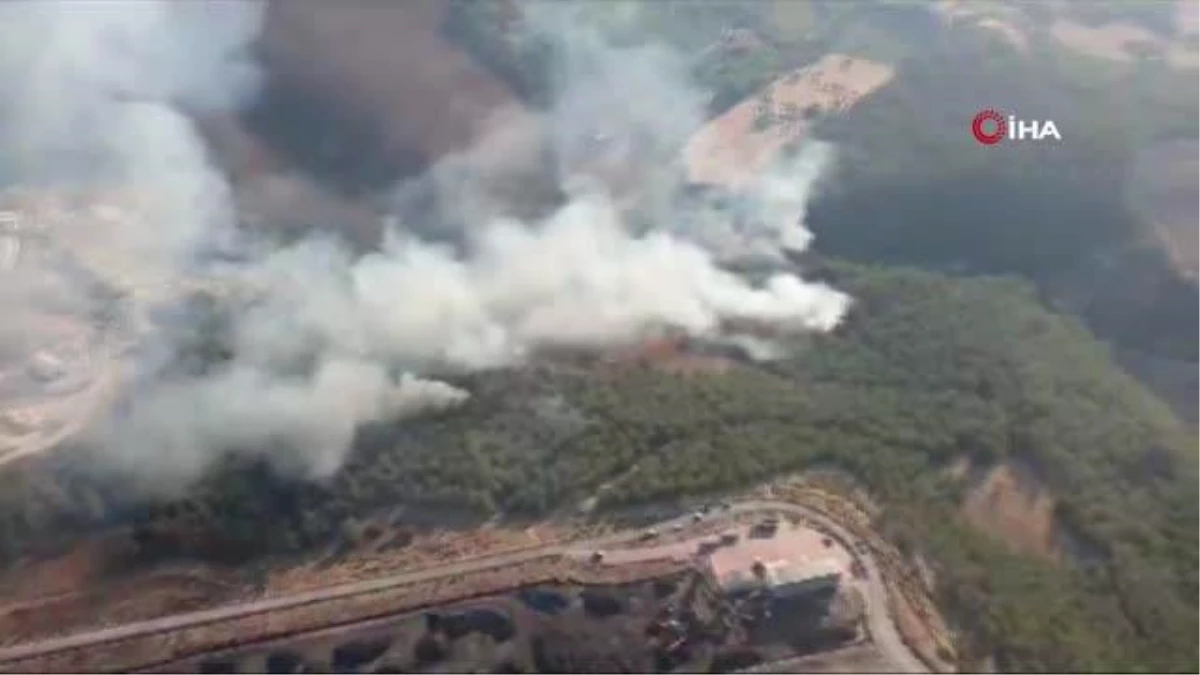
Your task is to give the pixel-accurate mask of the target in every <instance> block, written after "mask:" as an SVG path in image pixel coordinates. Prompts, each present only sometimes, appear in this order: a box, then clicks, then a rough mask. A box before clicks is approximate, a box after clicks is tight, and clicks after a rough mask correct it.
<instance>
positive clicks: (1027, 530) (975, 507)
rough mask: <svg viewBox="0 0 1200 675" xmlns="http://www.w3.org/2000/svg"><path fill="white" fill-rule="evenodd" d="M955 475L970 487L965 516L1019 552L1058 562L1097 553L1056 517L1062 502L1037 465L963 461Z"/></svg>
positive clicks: (953, 469)
mask: <svg viewBox="0 0 1200 675" xmlns="http://www.w3.org/2000/svg"><path fill="white" fill-rule="evenodd" d="M949 472H950V474H951V475H958V476H961V477H962V480H964V481H966V482H967V483H968V491H967V496H966V498H965V499H964V500H963V504H962V513H963V515H964V516H965V517H966V518H967V520H968V521H969V522H970V523H971V524H972V525H974V526H975V527H977V528H979V529H980V530H982V531H984V532H987V533H988V534H990V535H992V536H994V537H996V538H997V539H1000V540H1001V541H1004V542H1006V543H1007V544H1009V545H1010V546H1012V547H1013V548H1014V549H1016V550H1019V551H1021V552H1024V553H1028V554H1032V555H1037V556H1041V557H1042V558H1044V559H1046V560H1051V561H1055V562H1063V561H1066V560H1082V559H1088V558H1091V557H1092V556H1094V555H1096V552H1095V551H1094V550H1092V549H1091V548H1090V547H1089V546H1088V545H1087V544H1086V542H1084V541H1083V540H1081V539H1080V538H1079V537H1078V536H1077V535H1076V534H1075V533H1073V532H1072V531H1071V530H1070V529H1069V528H1068V527H1067V526H1066V525H1065V524H1064V523H1062V522H1061V521H1060V519H1059V518H1058V517H1057V516H1056V515H1055V504H1056V501H1057V500H1056V498H1055V496H1054V494H1053V493H1051V492H1050V491H1049V490H1048V489H1047V488H1046V486H1045V485H1044V484H1043V483H1042V481H1041V479H1040V478H1039V477H1038V475H1037V472H1036V471H1035V470H1034V469H1033V467H1030V466H1028V465H1026V464H1025V463H1023V462H1021V461H1020V460H1010V461H1007V462H1004V463H1001V464H996V465H993V466H990V467H973V466H971V465H970V464H969V463H967V462H964V461H962V460H960V461H958V462H955V463H953V464H952V465H951V467H950V470H949Z"/></svg>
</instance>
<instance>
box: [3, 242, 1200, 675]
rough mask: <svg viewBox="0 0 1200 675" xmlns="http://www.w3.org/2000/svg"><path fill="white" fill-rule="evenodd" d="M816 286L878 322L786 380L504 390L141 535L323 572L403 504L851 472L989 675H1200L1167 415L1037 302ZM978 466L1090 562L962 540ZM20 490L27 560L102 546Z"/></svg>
mask: <svg viewBox="0 0 1200 675" xmlns="http://www.w3.org/2000/svg"><path fill="white" fill-rule="evenodd" d="M821 271H823V273H825V274H827V275H830V276H832V277H833V278H834V279H835V282H836V283H837V284H838V286H839V287H842V288H846V289H847V290H849V291H850V292H851V293H852V294H853V295H854V296H855V297H856V298H857V299H858V301H857V305H856V307H855V309H854V310H853V312H852V314H851V316H850V318H849V320H848V322H847V323H846V324H845V325H844V326H843V327H842V328H840V329H839V330H838V331H837V332H836V333H835V334H833V335H829V336H823V337H820V338H817V339H814V340H811V341H809V342H807V343H806V344H802V345H797V348H798V350H799V351H798V353H797V355H796V356H794V357H793V358H790V359H788V360H786V361H783V362H778V363H775V364H773V365H771V366H769V367H761V368H760V367H752V366H740V367H736V368H734V369H733V370H731V371H729V372H727V373H725V374H707V375H690V376H685V375H677V374H669V373H665V372H661V371H656V370H649V369H645V368H641V367H633V366H629V367H609V368H601V369H581V368H579V367H577V366H566V365H550V364H545V365H542V366H539V367H536V368H532V369H528V370H521V371H516V372H498V373H492V374H488V375H483V376H479V377H478V378H476V379H475V381H473V382H471V383H470V386H471V388H472V389H473V390H474V391H475V392H476V396H475V398H474V399H473V400H472V401H471V402H470V403H469V404H468V405H467V406H466V407H464V408H462V409H460V410H458V411H455V412H452V413H447V414H444V415H442V416H440V417H437V418H431V419H424V420H420V421H416V422H409V423H405V424H404V425H403V426H397V427H391V426H389V427H379V428H374V429H370V430H367V431H365V432H364V433H363V434H361V437H360V440H359V443H358V448H357V449H356V451H355V453H354V454H353V456H352V457H351V460H350V463H349V465H348V466H346V467H345V469H344V470H343V471H342V472H341V473H339V474H338V475H337V476H335V477H334V478H333V479H331V480H330V481H329V482H328V483H326V484H324V485H313V484H305V483H299V482H294V481H289V480H287V479H284V478H281V477H279V476H277V475H275V474H274V473H272V471H271V470H270V469H269V467H266V466H251V467H247V466H233V465H228V466H226V467H225V468H224V469H223V470H222V471H219V472H217V473H216V474H214V475H212V476H210V478H209V479H208V480H206V481H205V482H204V483H203V484H202V485H200V486H197V489H196V490H195V491H194V493H193V494H192V495H190V496H188V497H187V498H184V499H180V500H178V501H175V502H171V503H167V504H160V505H156V506H151V507H137V508H132V509H130V510H128V511H127V512H126V514H125V515H124V516H122V517H121V518H120V519H121V520H125V521H127V522H129V521H130V520H131V521H132V522H134V523H135V526H134V529H133V537H134V540H135V541H136V543H138V544H139V545H140V546H141V549H142V555H143V556H144V557H145V559H146V560H154V559H162V558H164V557H167V558H169V557H171V556H173V555H181V554H186V555H188V556H199V557H202V558H209V559H213V560H224V561H230V562H232V561H235V560H248V559H252V558H254V557H256V556H257V555H260V554H265V553H286V552H292V553H303V552H306V551H313V550H317V549H322V548H324V547H326V546H327V545H328V543H329V542H330V541H331V537H335V538H336V537H338V536H340V534H341V533H343V532H345V531H347V527H349V526H352V525H353V523H354V522H355V521H356V520H358V519H361V518H362V517H364V516H366V515H368V514H370V513H372V512H373V511H375V510H378V509H381V508H389V507H394V506H396V505H397V504H409V505H414V506H419V507H421V508H422V509H425V510H428V509H435V510H439V509H440V510H452V511H454V512H459V513H462V512H466V513H476V514H478V515H479V516H480V517H485V516H486V515H487V514H489V513H492V512H494V511H502V512H506V513H509V514H521V513H524V514H528V515H536V514H539V513H546V512H547V511H549V510H551V509H554V508H557V507H562V506H571V505H573V504H575V503H577V502H579V501H581V500H583V499H585V498H587V497H588V496H591V495H593V494H594V493H596V491H597V488H598V487H599V486H600V485H602V484H605V483H608V482H610V481H613V479H614V478H618V477H619V478H618V480H616V481H615V482H614V483H613V484H612V486H611V490H610V491H608V492H606V493H604V496H603V500H602V507H607V506H624V505H627V504H630V503H637V502H642V501H651V500H658V499H673V498H675V497H677V496H681V495H686V494H689V493H697V492H703V491H709V490H715V489H722V488H734V487H741V486H745V485H747V484H750V483H752V482H754V481H757V480H763V479H768V478H770V477H772V476H775V475H778V474H779V473H781V472H785V471H791V470H799V469H803V468H806V467H812V466H816V465H825V466H836V467H840V468H842V469H845V470H847V471H849V472H851V473H852V474H854V475H855V476H857V477H859V479H860V480H862V481H863V482H864V484H865V485H866V486H867V487H868V488H869V489H870V490H871V491H872V492H873V493H874V494H876V495H877V496H878V498H879V499H880V501H881V502H882V503H883V504H884V505H885V506H886V507H888V508H887V512H888V513H889V514H891V516H890V517H889V523H890V526H891V527H892V528H893V530H892V531H891V532H890V534H891V535H892V536H893V537H895V538H897V539H898V540H899V541H901V542H903V543H904V544H905V545H906V546H908V547H909V548H910V549H911V550H915V551H921V552H924V553H925V554H926V555H928V556H931V557H932V559H933V560H934V561H935V562H936V563H938V569H939V570H940V574H939V578H940V579H941V580H942V582H941V584H940V587H941V589H942V592H943V594H944V601H945V604H946V606H947V607H948V608H949V609H950V610H951V611H952V615H953V616H954V617H955V618H956V619H957V620H959V621H962V622H964V623H965V624H966V625H965V627H966V628H968V629H969V630H968V632H967V633H966V635H967V636H968V638H967V639H968V644H967V645H965V646H966V647H967V653H968V654H976V655H981V654H989V653H994V654H996V655H997V656H998V658H1000V660H1001V662H1000V665H1001V667H1002V668H1004V669H1038V670H1041V669H1067V670H1074V669H1092V668H1101V667H1109V668H1123V667H1126V666H1128V665H1130V664H1134V663H1138V664H1155V666H1156V667H1161V668H1164V669H1168V670H1179V669H1184V670H1186V669H1189V668H1194V667H1195V658H1196V654H1195V649H1194V636H1195V634H1196V628H1197V623H1196V612H1195V606H1194V603H1193V602H1192V600H1193V599H1194V598H1195V597H1196V591H1197V589H1196V569H1197V561H1196V555H1197V554H1196V551H1197V538H1196V532H1197V520H1196V509H1195V504H1196V499H1197V493H1196V479H1197V473H1196V457H1195V453H1194V439H1192V438H1189V437H1188V435H1187V434H1186V433H1185V432H1184V431H1183V429H1181V427H1180V426H1179V424H1178V422H1177V421H1176V420H1175V419H1174V418H1173V417H1172V416H1171V415H1170V413H1169V412H1168V411H1167V410H1166V409H1165V407H1164V406H1163V405H1162V404H1161V403H1160V402H1159V401H1157V400H1156V399H1155V398H1153V397H1152V396H1150V395H1148V394H1147V393H1146V392H1145V391H1144V390H1143V389H1142V388H1141V387H1140V386H1139V385H1138V384H1137V383H1136V382H1135V381H1133V380H1132V379H1131V378H1130V377H1128V376H1126V375H1125V374H1123V373H1122V372H1121V371H1120V370H1119V369H1118V368H1117V367H1116V366H1115V365H1114V364H1113V362H1112V359H1111V357H1110V355H1109V353H1108V352H1107V350H1106V349H1105V348H1104V347H1103V346H1101V345H1100V344H1099V343H1097V342H1096V341H1095V340H1094V339H1093V338H1091V337H1090V336H1089V335H1088V333H1087V332H1086V331H1085V330H1084V329H1083V328H1082V327H1081V326H1079V325H1078V324H1077V323H1076V322H1075V321H1073V320H1071V319H1069V318H1066V317H1063V316H1059V315H1055V314H1052V313H1050V312H1048V311H1046V310H1045V309H1043V308H1042V307H1041V306H1040V305H1039V304H1038V302H1037V298H1036V294H1035V292H1034V291H1033V289H1032V288H1031V287H1030V286H1029V285H1027V284H1025V283H1022V282H1019V281H1015V280H1005V279H991V278H981V279H974V280H955V279H951V278H947V277H940V276H937V275H934V274H930V273H924V272H917V271H894V270H893V271H889V270H886V269H876V268H869V267H856V266H851V265H847V264H827V265H825V266H824V268H823V269H822V270H821ZM963 457H968V458H970V460H971V461H972V462H973V463H975V464H977V465H980V466H987V465H990V464H994V463H996V462H1000V461H1003V460H1005V459H1007V458H1019V459H1020V460H1021V461H1023V462H1028V463H1030V464H1032V465H1034V466H1036V467H1037V468H1038V471H1039V472H1040V474H1041V475H1042V477H1043V478H1044V480H1045V482H1046V483H1047V485H1048V486H1049V487H1050V489H1052V490H1053V491H1054V493H1055V494H1056V495H1057V497H1058V499H1059V507H1058V509H1057V517H1058V518H1059V519H1060V520H1061V521H1062V522H1061V524H1062V526H1063V528H1064V529H1067V530H1069V531H1070V532H1072V534H1073V536H1074V537H1076V538H1077V539H1079V540H1080V541H1084V542H1087V545H1088V548H1089V550H1091V551H1092V554H1091V555H1090V556H1089V557H1088V558H1087V559H1081V560H1079V561H1075V562H1074V563H1071V564H1069V565H1067V566H1065V567H1060V566H1056V565H1055V564H1053V563H1049V562H1041V561H1037V560H1033V559H1030V558H1027V557H1025V556H1020V555H1016V554H1015V553H1014V552H1012V551H1010V550H1009V549H1007V548H1006V547H1005V546H1004V545H1003V544H1002V543H1001V542H999V541H996V540H992V539H990V538H988V537H987V536H986V535H983V534H981V533H979V532H976V531H973V530H971V529H970V528H969V527H967V526H966V524H965V521H963V520H962V519H961V517H960V516H959V515H958V505H959V501H960V499H961V497H962V490H963V489H964V486H963V484H962V483H960V482H958V481H955V480H953V479H952V478H950V477H948V475H947V473H946V472H945V471H943V468H944V467H945V466H946V465H947V464H949V463H950V462H952V461H954V460H956V459H959V458H963ZM633 467H636V469H633ZM0 480H3V481H4V486H3V489H2V490H0V500H3V504H4V506H3V510H2V513H3V520H2V521H0V528H2V529H0V532H3V537H4V538H3V544H4V545H5V548H6V550H7V551H8V553H9V555H10V556H11V555H13V554H14V553H16V552H17V550H18V549H21V548H23V544H25V543H28V542H30V541H31V540H33V539H34V538H35V537H37V538H45V537H46V535H47V534H48V533H49V532H52V531H55V530H58V531H62V532H67V531H71V530H75V531H76V532H77V533H78V531H79V530H83V529H87V528H89V527H92V526H94V524H95V523H96V522H97V517H98V516H99V515H100V514H101V513H102V512H103V509H104V505H105V503H106V502H107V503H112V495H105V494H103V493H102V492H100V491H99V490H98V488H97V487H96V484H95V483H94V482H92V481H83V480H75V481H69V482H64V481H50V480H48V479H46V477H45V476H42V477H39V478H38V479H36V480H34V479H27V478H25V477H22V476H21V475H20V474H18V473H15V472H13V473H7V474H4V475H3V476H0ZM128 506H132V505H128Z"/></svg>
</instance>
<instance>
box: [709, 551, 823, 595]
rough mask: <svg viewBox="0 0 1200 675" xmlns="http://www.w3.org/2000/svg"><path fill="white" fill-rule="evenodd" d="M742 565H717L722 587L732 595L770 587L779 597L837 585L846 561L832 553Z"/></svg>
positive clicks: (719, 583)
mask: <svg viewBox="0 0 1200 675" xmlns="http://www.w3.org/2000/svg"><path fill="white" fill-rule="evenodd" d="M746 563H747V564H744V565H741V566H717V565H714V566H713V575H714V576H715V577H716V580H717V584H718V585H719V586H720V587H721V589H722V590H723V591H724V592H725V593H727V594H730V595H739V594H742V593H748V592H750V591H753V590H759V589H762V590H769V591H770V592H771V594H772V595H775V596H776V597H788V596H795V595H804V594H807V593H811V592H813V591H817V590H822V589H831V588H837V587H838V584H839V583H840V582H841V578H842V565H841V563H839V562H838V561H837V560H836V559H834V558H832V557H821V558H801V559H798V560H772V561H763V560H759V559H755V560H752V561H746Z"/></svg>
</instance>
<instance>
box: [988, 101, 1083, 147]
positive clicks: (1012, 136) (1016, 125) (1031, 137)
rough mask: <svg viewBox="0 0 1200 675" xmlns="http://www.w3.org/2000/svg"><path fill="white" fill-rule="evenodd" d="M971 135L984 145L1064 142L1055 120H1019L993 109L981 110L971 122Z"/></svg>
mask: <svg viewBox="0 0 1200 675" xmlns="http://www.w3.org/2000/svg"><path fill="white" fill-rule="evenodd" d="M971 134H972V135H974V136H975V140H977V141H979V142H980V144H982V145H996V144H997V143H999V142H1000V141H1043V140H1050V139H1053V140H1056V141H1061V140H1062V134H1060V133H1058V127H1057V126H1055V124H1054V122H1053V120H1023V119H1017V117H1016V116H1014V115H1003V114H1001V113H1000V112H998V111H996V110H993V109H991V108H988V109H987V110H981V111H980V112H979V114H978V115H976V116H975V119H973V120H971Z"/></svg>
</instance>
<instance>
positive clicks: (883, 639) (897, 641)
mask: <svg viewBox="0 0 1200 675" xmlns="http://www.w3.org/2000/svg"><path fill="white" fill-rule="evenodd" d="M766 513H777V514H786V515H793V516H800V517H805V518H808V519H810V520H812V521H813V522H816V523H817V524H819V525H821V526H822V527H825V528H827V529H828V530H829V531H830V532H832V533H834V534H835V535H836V536H838V537H840V538H842V539H843V540H844V541H847V542H852V541H854V540H855V537H854V536H853V535H851V534H850V533H849V532H847V531H846V530H845V529H844V528H842V527H841V526H840V525H838V524H837V523H836V522H834V521H832V520H830V519H829V518H827V517H826V516H824V515H823V514H821V513H819V512H817V511H814V510H812V509H809V508H806V507H803V506H799V505H796V504H790V503H785V502H768V501H749V502H742V503H739V504H734V505H732V507H731V508H730V509H729V510H728V511H725V512H723V513H721V514H720V515H718V516H713V518H721V519H727V518H731V517H733V516H736V515H747V514H766ZM691 521H692V517H691V515H690V514H689V515H684V516H681V517H679V518H675V519H672V520H668V521H666V522H663V523H659V524H658V525H656V528H657V529H659V530H660V531H664V532H665V531H669V530H670V528H671V527H672V526H674V525H675V524H677V523H678V524H681V525H685V526H686V525H687V524H689V523H691ZM642 532H643V531H642V530H635V531H631V532H622V533H618V534H614V535H611V536H608V537H601V538H598V539H593V540H589V541H586V542H575V543H570V544H551V545H548V546H544V547H537V548H531V549H524V550H521V551H516V552H509V553H500V554H495V555H490V556H480V557H477V558H470V559H467V560H462V561H459V562H453V563H446V564H441V565H438V566H437V567H432V568H425V569H421V570H415V571H412V572H405V573H401V574H396V575H391V576H388V577H384V578H381V579H374V580H371V581H363V582H357V583H352V584H344V585H341V586H333V587H330V588H325V589H321V590H318V591H312V592H308V593H299V594H295V595H289V596H286V597H281V598H270V599H266V600H259V601H255V602H249V603H243V604H239V605H232V606H226V607H220V608H216V609H210V610H204V611H199V612H191V613H187V614H177V615H175V616H169V617H163V618H161V619H154V620H150V621H143V622H138V623H133V624H127V625H124V626H116V627H113V628H105V629H101V630H95V631H89V632H86V633H78V634H75V635H69V636H66V637H61V638H53V639H49V640H44V641H39V642H32V643H28V644H23V645H16V646H13V647H8V648H5V649H0V670H4V671H9V670H10V669H15V670H20V661H21V660H23V659H27V658H29V657H33V656H39V655H43V654H48V653H52V652H56V651H60V650H66V649H77V648H80V647H88V646H92V645H96V644H100V643H104V642H109V641H113V640H119V639H125V638H131V637H137V636H141V635H149V634H154V633H162V632H167V631H171V630H177V629H180V628H184V627H190V626H197V625H202V624H212V623H217V622H220V621H226V620H229V619H233V618H236V617H242V616H246V615H250V614H261V613H265V612H271V611H275V610H279V609H283V608H290V607H296V606H299V605H307V604H314V603H318V602H323V601H327V600H332V599H337V598H344V597H347V596H353V595H360V594H366V593H373V592H377V591H380V590H383V589H387V588H391V587H394V586H400V585H405V584H411V583H414V582H423V581H432V580H434V579H438V578H441V577H447V576H452V575H457V574H465V573H471V572H479V571H482V570H486V569H492V568H496V567H503V566H507V565H515V564H519V563H523V562H527V561H530V560H534V559H536V558H539V557H543V556H546V555H570V556H579V555H587V554H588V553H589V552H590V551H594V550H596V549H605V548H611V547H613V546H619V545H622V544H629V543H633V542H636V541H637V540H638V539H639V538H640V537H641V536H642ZM858 555H859V559H860V560H861V561H862V563H863V565H864V567H866V569H867V571H868V578H867V580H866V583H865V584H864V591H865V592H864V596H865V598H866V601H867V606H866V612H867V622H868V627H869V630H870V633H871V639H872V641H873V642H874V643H875V644H876V646H877V647H878V649H879V650H880V652H881V653H882V654H883V655H884V656H885V657H886V658H887V659H888V660H889V662H890V663H891V664H892V666H893V668H894V669H895V671H896V672H904V673H922V672H928V671H927V669H926V668H925V666H924V664H922V663H921V661H920V660H919V659H918V658H916V656H914V655H913V654H912V652H910V651H909V650H908V648H907V647H906V646H905V644H904V642H903V640H901V638H900V633H899V631H898V630H897V628H896V626H895V624H894V623H893V621H892V617H891V615H890V614H889V612H888V603H887V589H886V587H885V585H884V583H883V579H882V577H881V576H880V571H879V566H878V565H877V564H876V561H875V560H874V559H873V558H872V557H871V556H870V555H869V554H858Z"/></svg>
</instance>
